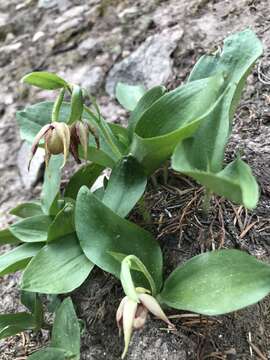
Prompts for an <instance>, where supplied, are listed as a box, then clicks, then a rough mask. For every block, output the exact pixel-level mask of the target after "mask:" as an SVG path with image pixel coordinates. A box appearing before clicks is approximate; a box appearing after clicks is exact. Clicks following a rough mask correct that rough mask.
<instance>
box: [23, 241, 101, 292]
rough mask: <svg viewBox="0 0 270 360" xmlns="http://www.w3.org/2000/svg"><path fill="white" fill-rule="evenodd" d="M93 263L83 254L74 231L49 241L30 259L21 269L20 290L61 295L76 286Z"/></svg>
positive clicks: (87, 273) (80, 282) (88, 271)
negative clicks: (23, 268) (22, 270)
mask: <svg viewBox="0 0 270 360" xmlns="http://www.w3.org/2000/svg"><path fill="white" fill-rule="evenodd" d="M93 266H94V265H93V264H92V263H91V261H89V260H88V259H87V258H86V257H85V255H84V254H83V252H82V250H81V248H80V245H79V243H78V240H77V238H76V235H75V234H72V235H67V236H64V237H63V238H61V239H58V240H57V241H52V242H51V243H49V244H48V245H46V246H44V247H43V249H42V250H41V251H40V252H39V253H38V254H37V255H36V256H35V257H34V258H33V259H32V261H31V262H30V263H29V264H28V266H27V268H26V269H25V271H24V274H23V278H22V285H21V288H22V289H23V290H27V291H32V292H38V293H45V294H61V293H66V292H70V291H72V290H74V289H76V288H77V287H79V286H80V285H81V284H82V283H83V281H84V280H85V279H86V278H87V276H88V275H89V273H90V271H91V270H92V268H93Z"/></svg>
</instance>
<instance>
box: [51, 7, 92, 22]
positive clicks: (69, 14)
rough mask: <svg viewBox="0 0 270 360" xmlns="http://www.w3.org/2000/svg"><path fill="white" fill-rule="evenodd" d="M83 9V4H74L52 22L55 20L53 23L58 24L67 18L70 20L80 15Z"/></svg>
mask: <svg viewBox="0 0 270 360" xmlns="http://www.w3.org/2000/svg"><path fill="white" fill-rule="evenodd" d="M84 11H85V6H83V5H79V6H74V7H72V8H71V9H69V10H67V11H65V12H64V13H63V14H62V15H61V16H59V17H58V18H56V20H55V21H54V22H55V24H58V25H59V24H62V23H64V22H66V21H68V20H72V19H74V18H76V17H78V16H82V15H83V13H84Z"/></svg>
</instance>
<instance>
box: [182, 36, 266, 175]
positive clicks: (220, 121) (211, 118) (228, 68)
mask: <svg viewBox="0 0 270 360" xmlns="http://www.w3.org/2000/svg"><path fill="white" fill-rule="evenodd" d="M261 53H262V45H261V42H260V41H259V39H258V38H257V37H256V35H255V34H254V33H253V32H252V31H251V30H245V31H243V32H239V33H236V34H233V35H232V36H230V37H228V38H227V39H226V40H225V42H224V49H223V51H222V53H220V52H216V53H215V54H212V55H204V56H203V57H202V58H201V59H200V60H199V61H198V63H197V64H196V65H195V67H194V69H193V71H192V73H191V75H190V77H189V81H194V80H198V79H202V78H205V77H208V76H211V75H213V74H215V73H220V72H222V73H223V74H224V77H225V84H224V86H225V87H227V90H228V91H227V92H226V94H225V96H224V97H223V99H222V101H221V102H220V103H219V105H218V106H217V107H216V108H215V109H213V111H212V112H211V113H210V114H209V115H208V117H207V118H206V119H205V121H204V122H203V123H202V124H201V125H200V128H199V129H198V131H197V132H196V133H195V134H194V135H193V137H192V140H189V139H188V140H185V141H184V142H183V146H182V149H181V150H179V152H181V151H183V152H184V151H185V152H186V153H187V155H186V156H187V157H188V158H189V162H190V163H191V164H193V166H194V167H195V168H197V169H199V170H202V171H206V170H207V171H208V172H213V173H216V172H219V171H221V169H222V167H223V160H224V151H225V147H226V144H227V142H228V138H229V135H230V132H231V120H232V117H233V115H234V111H235V108H236V106H237V104H238V102H239V100H240V95H241V92H242V89H243V86H244V84H245V80H246V78H247V76H248V74H249V73H250V71H251V69H252V66H253V65H254V62H255V61H256V60H257V59H258V57H259V56H260V55H261Z"/></svg>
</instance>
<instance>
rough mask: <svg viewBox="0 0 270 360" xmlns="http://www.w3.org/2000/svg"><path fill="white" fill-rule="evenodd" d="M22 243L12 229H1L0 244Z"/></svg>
mask: <svg viewBox="0 0 270 360" xmlns="http://www.w3.org/2000/svg"><path fill="white" fill-rule="evenodd" d="M19 243H20V240H19V239H17V238H16V237H15V236H14V235H13V234H12V233H11V232H10V230H9V229H8V228H7V229H3V230H0V245H4V244H12V245H17V244H19Z"/></svg>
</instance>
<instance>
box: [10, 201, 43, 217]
mask: <svg viewBox="0 0 270 360" xmlns="http://www.w3.org/2000/svg"><path fill="white" fill-rule="evenodd" d="M9 213H10V214H11V215H15V216H18V217H20V218H28V217H31V216H35V215H43V211H42V209H41V206H40V204H38V203H36V202H28V203H23V204H20V205H18V206H16V207H15V208H14V209H12V210H11V211H10V212H9Z"/></svg>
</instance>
